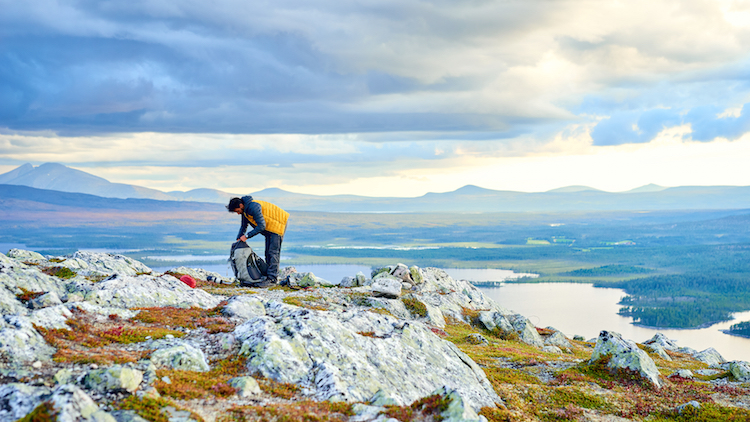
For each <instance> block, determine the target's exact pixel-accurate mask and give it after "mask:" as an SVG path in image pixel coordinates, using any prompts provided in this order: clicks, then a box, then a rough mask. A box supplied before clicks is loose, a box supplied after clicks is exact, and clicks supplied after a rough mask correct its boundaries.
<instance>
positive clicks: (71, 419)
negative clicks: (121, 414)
mask: <svg viewBox="0 0 750 422" xmlns="http://www.w3.org/2000/svg"><path fill="white" fill-rule="evenodd" d="M49 400H50V402H52V405H53V406H54V407H55V409H56V410H57V411H58V412H59V413H58V415H57V421H58V422H80V421H87V422H88V421H91V422H116V421H115V418H113V417H112V416H111V415H109V414H108V413H106V412H104V411H102V410H99V406H98V405H97V404H96V403H95V402H94V401H93V400H92V399H91V397H89V396H88V395H87V394H86V393H85V392H83V390H81V389H80V388H78V387H76V386H74V385H70V384H65V385H61V386H59V387H57V388H55V389H54V390H53V391H52V397H50V399H49Z"/></svg>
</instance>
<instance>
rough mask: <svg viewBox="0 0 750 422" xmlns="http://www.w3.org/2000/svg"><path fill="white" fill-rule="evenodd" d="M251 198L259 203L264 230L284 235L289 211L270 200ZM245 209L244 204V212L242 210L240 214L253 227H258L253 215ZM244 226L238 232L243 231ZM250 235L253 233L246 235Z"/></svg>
mask: <svg viewBox="0 0 750 422" xmlns="http://www.w3.org/2000/svg"><path fill="white" fill-rule="evenodd" d="M242 199H243V200H244V199H245V198H242ZM251 200H252V201H253V202H255V203H257V204H259V205H260V207H261V213H262V214H263V219H264V220H265V221H266V230H268V231H269V232H271V233H276V234H278V235H279V236H284V232H285V231H286V225H287V222H288V221H289V213H288V212H286V211H284V210H283V209H281V208H280V207H278V206H276V205H274V204H272V203H270V202H266V201H258V200H254V199H251ZM243 202H244V201H243ZM247 211H248V207H247V206H246V207H245V212H243V213H242V215H243V216H244V217H245V218H246V219H247V221H249V222H250V224H252V226H253V227H258V223H257V222H256V221H255V219H254V218H253V216H252V215H251V214H250V213H248V212H247ZM243 226H244V224H243ZM245 228H246V226H245V227H243V228H242V229H240V232H243V231H244V229H245ZM252 235H253V233H251V235H250V236H248V237H252Z"/></svg>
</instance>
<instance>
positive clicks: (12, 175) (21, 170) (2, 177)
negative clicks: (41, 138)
mask: <svg viewBox="0 0 750 422" xmlns="http://www.w3.org/2000/svg"><path fill="white" fill-rule="evenodd" d="M32 171H34V166H32V165H31V163H26V164H24V165H22V166H19V167H16V168H15V169H13V170H11V171H9V172H7V173H3V174H0V183H2V184H7V183H8V182H10V181H11V180H13V179H16V178H19V177H21V176H23V175H25V174H28V173H30V172H32Z"/></svg>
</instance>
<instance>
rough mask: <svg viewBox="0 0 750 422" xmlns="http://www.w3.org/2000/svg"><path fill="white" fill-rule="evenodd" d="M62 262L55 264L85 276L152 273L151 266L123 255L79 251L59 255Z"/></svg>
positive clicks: (132, 275)
mask: <svg viewBox="0 0 750 422" xmlns="http://www.w3.org/2000/svg"><path fill="white" fill-rule="evenodd" d="M57 259H58V260H60V262H58V263H56V264H55V265H57V266H60V267H65V268H69V269H71V270H73V271H75V272H76V273H77V274H80V275H84V276H109V275H113V274H119V275H121V276H131V277H134V276H137V275H141V274H151V272H152V271H151V268H149V267H147V266H146V265H144V264H143V263H141V262H138V261H136V260H135V259H132V258H128V257H126V256H123V255H117V254H110V253H103V252H88V251H78V252H76V253H74V254H73V255H72V256H70V257H57Z"/></svg>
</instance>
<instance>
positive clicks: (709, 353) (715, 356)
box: [693, 347, 726, 366]
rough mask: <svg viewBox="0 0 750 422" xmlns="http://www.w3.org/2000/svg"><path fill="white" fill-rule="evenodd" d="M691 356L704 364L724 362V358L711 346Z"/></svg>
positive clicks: (713, 364) (712, 364)
mask: <svg viewBox="0 0 750 422" xmlns="http://www.w3.org/2000/svg"><path fill="white" fill-rule="evenodd" d="M693 357H694V358H695V359H696V360H698V361H701V362H703V363H705V364H708V365H711V366H716V365H720V364H722V363H724V362H726V360H725V359H724V357H723V356H721V353H719V352H718V351H717V350H716V349H714V348H713V347H709V348H708V349H706V350H703V351H701V352H698V353H696V354H694V355H693Z"/></svg>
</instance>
